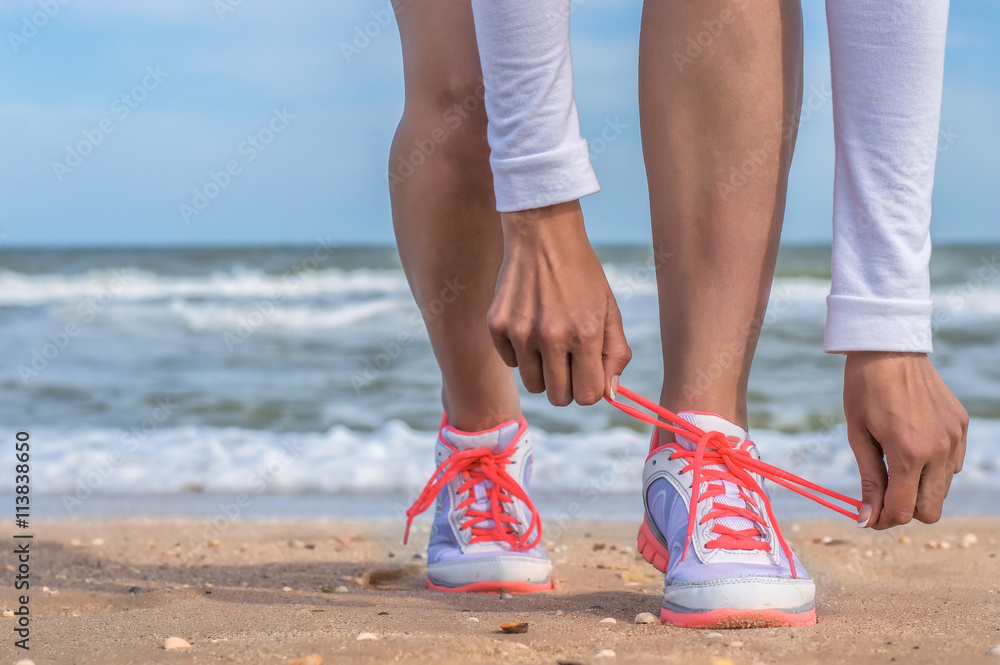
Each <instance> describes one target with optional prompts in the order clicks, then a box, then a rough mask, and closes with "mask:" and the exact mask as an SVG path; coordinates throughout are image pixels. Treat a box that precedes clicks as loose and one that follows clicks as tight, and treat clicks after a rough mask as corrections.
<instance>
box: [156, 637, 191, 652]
mask: <svg viewBox="0 0 1000 665" xmlns="http://www.w3.org/2000/svg"><path fill="white" fill-rule="evenodd" d="M163 648H164V649H166V650H167V651H172V650H174V649H190V648H191V645H190V644H189V643H188V641H187V640H185V639H184V638H183V637H168V638H167V639H165V640H163Z"/></svg>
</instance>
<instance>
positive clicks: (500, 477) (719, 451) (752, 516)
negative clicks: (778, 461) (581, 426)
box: [403, 386, 861, 577]
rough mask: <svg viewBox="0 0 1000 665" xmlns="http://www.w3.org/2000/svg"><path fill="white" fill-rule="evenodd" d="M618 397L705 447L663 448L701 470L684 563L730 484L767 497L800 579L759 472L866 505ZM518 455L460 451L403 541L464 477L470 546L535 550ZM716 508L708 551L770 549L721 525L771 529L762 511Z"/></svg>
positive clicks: (623, 392)
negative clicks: (520, 515)
mask: <svg viewBox="0 0 1000 665" xmlns="http://www.w3.org/2000/svg"><path fill="white" fill-rule="evenodd" d="M618 395H619V396H621V397H625V398H627V399H629V400H631V401H633V402H635V403H636V404H638V405H639V406H641V407H643V408H644V409H646V410H648V411H651V412H653V413H654V414H655V415H656V416H659V418H657V417H654V416H652V415H650V414H648V413H646V412H644V411H641V410H639V409H637V408H636V407H634V406H630V405H628V404H623V403H622V402H620V401H617V400H610V399H607V398H605V399H606V400H607V402H608V403H610V404H611V405H613V406H615V407H616V408H618V409H620V410H622V411H623V412H625V413H626V414H628V415H630V416H632V417H633V418H637V419H638V420H641V421H643V422H645V423H649V424H650V425H653V426H654V427H661V428H663V429H665V430H668V431H670V432H673V433H674V434H675V435H679V436H683V437H685V438H687V439H690V440H691V441H697V445H696V446H695V448H694V449H693V450H688V449H686V448H683V447H681V446H680V445H678V444H676V443H673V442H671V443H666V444H664V445H663V446H661V448H662V447H670V448H671V449H672V450H673V451H674V452H673V453H672V454H671V455H670V459H679V458H683V459H685V460H687V462H688V464H687V466H685V467H684V469H683V472H685V473H686V472H687V471H692V472H693V478H692V495H691V503H690V510H689V514H688V527H687V538H686V544H685V546H684V552H683V554H682V555H681V559H682V560H683V558H684V557H685V556H687V550H688V546H689V545H690V543H691V537H692V536H693V534H694V529H695V521H696V519H697V512H698V504H699V502H701V501H703V500H706V499H708V500H711V499H714V498H715V497H717V496H720V495H723V494H725V487H724V485H722V484H721V482H722V481H729V482H731V483H733V484H734V485H736V486H737V487H738V488H739V494H740V498H741V499H743V500H744V501H746V502H747V503H749V504H751V505H757V502H756V501H755V500H754V499H753V496H751V493H752V494H754V495H756V496H757V497H758V498H759V500H760V502H761V503H762V504H763V507H764V511H765V512H766V513H767V516H768V519H769V520H770V523H771V525H772V526H773V527H774V531H775V534H776V535H777V537H778V543H779V544H780V545H781V550H782V551H783V552H784V553H785V558H786V559H787V560H788V565H789V567H790V568H791V572H792V576H793V577H795V576H796V572H795V564H794V563H793V559H792V550H791V548H790V547H789V546H788V543H787V542H785V538H784V536H783V535H782V534H781V528H780V527H779V526H778V521H777V519H775V516H774V512H773V511H772V510H771V502H770V500H769V499H768V497H767V494H766V493H765V492H764V489H763V488H762V487H761V486H760V484H758V483H757V481H756V480H755V479H754V477H753V475H752V474H757V475H759V476H761V477H763V478H767V479H768V480H770V481H772V482H774V483H777V484H778V485H781V486H782V487H785V488H787V489H790V490H792V491H793V492H797V493H798V494H801V495H802V496H804V497H807V498H809V499H812V500H813V501H815V502H817V503H819V504H820V505H823V506H826V507H827V508H829V509H831V510H834V511H836V512H838V513H840V514H841V515H844V516H845V517H850V518H851V519H853V520H857V519H858V513H857V512H856V511H857V510H858V509H860V508H861V502H860V501H858V500H856V499H852V498H851V497H848V496H844V495H843V494H839V493H837V492H834V491H833V490H829V489H826V488H825V487H822V486H820V485H817V484H815V483H812V482H809V481H808V480H805V479H804V478H799V477H798V476H796V475H794V474H792V473H789V472H787V471H785V470H784V469H779V468H778V467H776V466H771V465H770V464H767V463H765V462H762V461H760V460H758V459H755V458H754V457H753V456H752V455H751V454H750V452H749V450H748V447H749V446H748V445H747V444H744V445H743V446H740V447H739V448H733V447H732V444H731V443H730V442H729V440H728V439H727V438H726V436H725V435H724V434H723V433H722V432H716V431H710V432H705V431H704V430H702V429H701V428H699V427H697V426H696V425H694V424H693V423H689V422H688V421H686V420H684V419H683V418H681V417H680V416H678V415H677V414H675V413H673V412H672V411H670V410H668V409H665V408H663V407H662V406H660V405H659V404H656V403H655V402H653V401H651V400H648V399H646V398H645V397H643V396H642V395H639V394H637V393H634V392H632V391H631V390H629V389H628V388H626V387H624V386H619V387H618ZM513 453H514V446H508V448H507V450H506V451H504V452H502V453H494V452H493V451H492V450H489V449H488V448H472V449H470V450H464V451H461V452H457V453H454V454H452V455H451V456H450V457H448V459H447V460H445V461H444V462H442V463H441V465H440V466H439V467H438V468H437V470H436V471H435V472H434V475H433V476H431V479H430V480H429V481H428V482H427V485H426V486H425V487H424V489H423V491H422V492H421V493H420V496H418V497H417V500H416V501H414V502H413V505H412V506H410V508H409V510H407V511H406V533H405V535H404V536H403V543H404V544H405V543H406V542H407V541H408V540H409V537H410V526H411V524H412V523H413V518H415V517H416V516H417V515H419V514H421V513H423V512H424V511H425V510H427V509H428V508H430V507H431V505H433V503H434V501H435V500H436V499H437V496H438V494H439V493H440V492H441V490H442V489H443V488H444V487H445V485H447V484H448V483H449V482H451V481H452V479H454V478H455V477H457V476H459V474H461V475H462V477H463V479H464V482H463V483H462V484H461V485H460V486H459V488H458V493H459V494H464V493H466V492H468V493H469V496H468V497H466V498H465V499H464V500H463V501H462V502H461V503H459V504H458V505H457V506H456V507H455V508H456V509H457V510H461V509H463V508H465V509H466V511H465V521H464V522H463V523H462V526H461V528H462V529H467V528H471V529H472V535H471V537H470V542H473V543H476V542H485V541H492V542H498V541H499V542H506V543H508V544H509V545H510V547H511V549H512V550H530V549H532V548H533V547H535V545H537V544H538V542H539V541H540V540H541V538H542V523H541V519H540V518H539V516H538V511H537V510H536V509H535V504H534V503H532V501H531V497H529V496H528V494H527V493H526V492H525V491H524V489H523V488H522V487H521V486H520V485H519V484H518V483H517V481H516V480H514V479H513V478H512V477H511V476H510V474H508V473H507V470H506V467H507V465H508V464H509V462H510V456H511V455H512V454H513ZM706 466H708V467H713V466H714V467H716V468H705V467H706ZM719 466H723V467H724V469H720V468H718V467H719ZM487 480H488V481H490V482H489V485H488V486H486V487H485V493H486V499H487V500H488V502H489V509H488V510H479V509H474V508H472V507H471V506H472V505H473V504H474V503H476V501H477V497H476V495H475V492H474V491H472V490H473V488H474V487H475V486H476V485H478V484H480V483H482V482H484V481H487ZM702 483H706V488H705V490H704V491H703V490H702V488H701V485H702ZM810 490H812V491H810ZM814 492H815V493H814ZM818 494H821V495H825V496H827V497H829V498H830V499H834V500H836V501H839V502H841V503H844V504H846V505H848V506H852V507H853V508H854V509H855V512H852V511H850V510H848V509H847V508H844V507H842V506H838V505H836V504H834V503H831V502H830V501H827V500H826V499H824V498H823V497H821V496H818ZM515 498H516V499H519V500H521V501H522V502H523V503H524V505H525V506H526V507H527V509H528V511H529V512H530V513H531V523H530V524H529V525H528V528H527V530H525V531H524V533H522V534H520V535H519V534H518V531H517V529H516V525H517V524H518V520H517V518H516V517H514V516H513V515H510V514H508V513H507V512H506V507H507V505H508V504H511V503H513V502H514V499H515ZM712 508H713V509H712V510H711V511H709V512H708V513H707V514H706V515H705V517H704V518H703V519H702V523H705V522H707V521H708V520H711V519H715V520H716V523H715V525H714V526H713V531H714V533H716V534H718V538H715V539H714V540H712V541H710V542H709V543H706V547H709V548H726V549H743V550H749V549H758V550H769V549H770V547H769V545H768V544H767V543H764V542H762V541H759V540H757V539H756V538H755V537H754V536H756V535H759V534H760V531H759V530H758V528H757V526H755V527H753V528H749V529H733V528H730V527H727V526H725V525H723V524H719V522H718V520H719V519H720V518H723V517H743V518H746V519H748V520H750V521H751V522H752V523H753V524H754V525H758V526H761V527H763V526H765V522H764V520H763V519H762V518H761V517H760V516H759V515H758V514H757V513H755V512H753V511H752V510H750V509H748V508H743V507H740V506H731V505H725V504H722V503H716V502H714V501H713V503H712ZM488 521H492V523H493V524H492V526H484V523H486V522H488ZM532 534H534V537H532Z"/></svg>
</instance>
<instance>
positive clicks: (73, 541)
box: [69, 538, 83, 547]
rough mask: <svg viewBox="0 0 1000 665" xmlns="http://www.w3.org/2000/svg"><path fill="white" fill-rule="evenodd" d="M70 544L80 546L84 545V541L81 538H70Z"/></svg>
mask: <svg viewBox="0 0 1000 665" xmlns="http://www.w3.org/2000/svg"><path fill="white" fill-rule="evenodd" d="M69 544H70V545H72V546H73V547H80V545H83V541H82V540H80V539H79V538H70V539H69Z"/></svg>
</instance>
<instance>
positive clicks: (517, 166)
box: [490, 138, 601, 212]
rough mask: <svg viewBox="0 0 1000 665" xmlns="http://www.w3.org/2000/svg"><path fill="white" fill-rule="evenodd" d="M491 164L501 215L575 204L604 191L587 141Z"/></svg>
mask: <svg viewBox="0 0 1000 665" xmlns="http://www.w3.org/2000/svg"><path fill="white" fill-rule="evenodd" d="M490 164H491V165H492V167H493V180H494V188H495V189H496V197H497V210H499V211H500V212H516V211H518V210H529V209H531V208H541V207H544V206H550V205H555V204H557V203H565V202H567V201H575V200H576V199H580V198H583V197H584V196H588V195H590V194H594V193H595V192H599V191H600V189H601V186H600V185H599V184H598V182H597V174H595V173H594V167H593V166H591V164H590V147H589V146H588V145H587V142H586V141H585V140H584V139H583V138H581V139H580V140H579V141H578V142H576V143H574V144H572V145H569V146H566V147H564V148H560V149H559V150H553V151H551V152H545V153H541V154H538V155H528V156H526V157H514V158H511V159H492V158H491V159H490Z"/></svg>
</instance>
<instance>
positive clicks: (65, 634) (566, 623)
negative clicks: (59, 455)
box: [0, 518, 1000, 665]
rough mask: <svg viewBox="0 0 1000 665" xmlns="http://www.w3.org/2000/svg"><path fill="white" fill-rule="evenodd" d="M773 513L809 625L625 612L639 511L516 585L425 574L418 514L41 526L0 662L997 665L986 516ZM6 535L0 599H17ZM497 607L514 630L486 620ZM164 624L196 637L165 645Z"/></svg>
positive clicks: (574, 544) (993, 567)
mask: <svg viewBox="0 0 1000 665" xmlns="http://www.w3.org/2000/svg"><path fill="white" fill-rule="evenodd" d="M784 528H785V532H786V534H785V535H786V537H787V538H788V540H789V542H790V543H791V544H792V546H793V548H794V549H795V550H796V552H797V554H798V555H799V557H800V558H801V559H802V561H803V563H804V564H805V565H806V567H807V568H808V569H809V571H810V573H811V574H812V575H813V577H814V578H815V579H816V585H817V616H818V618H819V623H818V625H816V626H814V627H809V628H795V629H788V628H758V629H740V630H726V631H720V632H719V633H718V634H716V635H709V631H707V630H687V629H680V628H674V627H670V626H663V625H659V624H650V625H636V624H634V623H633V620H634V618H635V616H636V615H637V614H638V613H640V612H652V613H654V614H658V610H659V602H660V598H661V589H662V579H663V578H662V575H661V574H659V573H658V572H657V571H656V570H654V569H653V568H652V567H651V566H649V565H648V564H646V563H645V562H644V561H642V560H641V559H640V558H638V557H637V554H636V551H635V525H633V524H623V523H574V524H570V525H568V526H567V527H566V529H565V530H563V531H562V533H558V534H557V533H555V531H556V530H557V529H552V532H553V533H552V536H553V537H554V542H553V543H552V544H551V545H550V546H549V547H548V549H549V552H550V555H551V557H552V559H553V561H554V562H555V564H556V565H555V573H554V578H555V583H556V589H555V590H554V591H553V592H551V593H547V594H530V595H518V596H513V597H510V598H500V597H498V596H497V595H491V594H474V595H465V594H441V593H436V592H431V591H428V590H426V589H425V588H424V577H423V560H422V558H416V557H419V556H420V555H421V553H422V551H423V547H424V546H425V545H426V538H427V530H428V529H427V523H426V522H424V523H421V524H419V525H418V526H417V527H416V529H415V532H414V534H413V536H411V540H410V545H409V546H407V547H403V546H402V545H401V538H402V527H401V525H400V524H398V523H395V522H376V523H360V522H347V521H330V520H313V521H302V522H297V521H287V520H276V521H242V522H240V521H236V522H231V523H228V524H225V525H224V526H223V527H222V528H220V529H219V530H218V531H217V532H212V533H209V534H207V536H206V532H205V531H206V530H205V523H203V522H200V521H192V520H188V521H173V520H170V521H168V520H157V521H115V522H94V523H80V522H65V523H55V522H50V523H44V524H38V525H34V528H33V529H32V530H31V532H32V533H34V534H35V537H34V539H33V540H32V541H31V562H30V563H31V584H32V588H31V591H30V611H31V616H32V618H33V620H32V624H31V638H30V642H29V644H30V646H31V650H30V652H27V653H25V652H22V651H21V650H19V649H15V648H14V647H13V641H14V639H15V638H14V637H13V628H14V627H15V622H16V621H17V618H16V617H15V618H12V617H3V618H0V627H3V635H4V638H3V644H2V645H0V663H7V662H9V663H14V662H16V661H17V660H18V659H19V658H25V657H28V658H31V660H33V661H34V662H35V663H36V665H43V664H44V663H59V664H63V663H77V664H80V665H83V664H87V663H102V664H118V663H233V662H242V663H290V662H292V661H293V660H295V659H296V658H300V657H303V656H308V655H310V654H319V655H321V656H322V659H323V662H324V663H328V664H329V663H353V662H357V663H387V662H413V663H456V664H458V663H499V662H515V663H552V664H555V663H580V664H583V663H595V664H598V663H600V664H602V665H603V664H608V663H692V664H698V663H704V664H706V665H710V664H712V663H717V664H725V663H727V662H731V663H734V664H735V665H742V664H746V665H754V664H760V663H767V664H771V663H851V664H852V665H860V664H862V663H891V662H896V663H934V664H942V665H943V664H945V663H978V662H983V663H998V664H1000V658H997V657H992V656H986V655H984V654H985V652H986V651H987V650H988V649H989V648H991V647H994V646H997V645H1000V556H998V552H1000V520H998V519H996V518H954V519H950V520H945V521H943V522H941V523H939V524H936V525H931V526H926V525H910V526H906V527H902V528H897V529H895V530H893V531H891V532H882V533H874V532H870V531H859V530H858V529H857V528H855V527H853V526H852V525H851V524H850V523H849V522H846V521H845V522H829V521H800V522H792V521H786V522H785V523H784ZM967 534H972V535H973V536H974V538H972V537H968V536H967ZM963 539H964V541H963ZM963 542H964V545H965V546H963ZM929 543H930V544H931V546H928V544H929ZM942 543H946V544H947V545H945V546H942V545H941V544H942ZM935 544H936V545H937V546H934V545H935ZM14 546H15V545H14V541H13V540H12V539H11V538H9V537H8V538H5V539H4V543H3V550H4V552H5V553H6V554H5V556H4V564H5V565H7V566H9V568H8V572H7V573H6V575H5V579H6V580H7V581H6V582H5V583H4V585H3V587H2V589H0V608H2V609H17V606H18V603H17V595H19V594H18V593H17V592H15V591H14V590H13V583H14V580H13V577H14V573H13V572H11V568H12V567H13V566H14V565H16V563H17V562H16V561H15V556H14V555H13V554H11V552H12V551H13V549H14ZM43 586H44V587H47V589H48V590H43V588H42V587H43ZM472 618H475V619H478V621H472V620H471V619H472ZM605 618H613V619H615V620H616V623H613V624H612V623H610V622H606V623H600V622H601V620H602V619H605ZM508 621H523V622H527V623H528V624H529V626H528V631H527V632H526V633H523V634H512V635H509V634H504V633H502V632H500V630H499V626H500V624H502V623H505V622H508ZM361 633H371V634H372V636H374V638H375V639H365V640H360V641H359V640H358V639H357V638H358V636H359V634H361ZM171 636H175V637H181V638H184V639H185V640H187V641H188V642H189V643H190V644H191V646H190V648H188V649H183V650H177V651H174V650H171V651H167V650H164V648H163V644H164V640H165V639H166V638H168V637H171ZM604 650H611V651H613V652H614V653H615V655H614V656H613V657H611V656H610V655H604V656H601V657H598V656H597V654H598V653H599V652H602V651H604Z"/></svg>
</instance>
